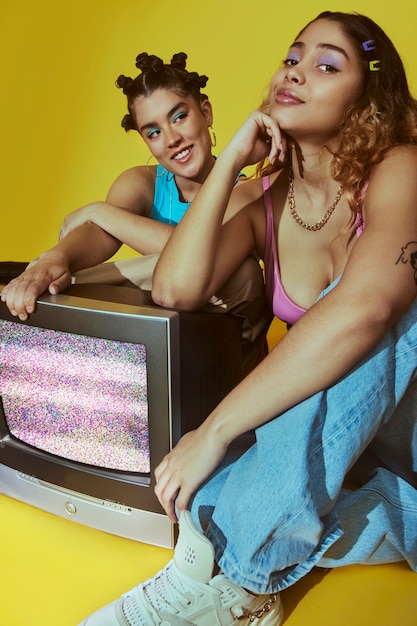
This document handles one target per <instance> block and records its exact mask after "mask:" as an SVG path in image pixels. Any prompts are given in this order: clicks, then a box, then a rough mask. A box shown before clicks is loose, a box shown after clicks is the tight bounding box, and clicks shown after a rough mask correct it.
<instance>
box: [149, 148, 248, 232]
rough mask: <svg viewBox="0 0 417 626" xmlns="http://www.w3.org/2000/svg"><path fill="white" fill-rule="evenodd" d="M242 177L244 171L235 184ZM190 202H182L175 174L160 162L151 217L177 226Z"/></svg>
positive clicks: (157, 169) (243, 176)
mask: <svg viewBox="0 0 417 626" xmlns="http://www.w3.org/2000/svg"><path fill="white" fill-rule="evenodd" d="M214 158H216V157H214ZM241 178H242V179H243V178H246V176H245V174H244V173H243V172H240V173H239V174H238V176H237V178H236V181H235V184H236V183H237V182H238V180H240V179H241ZM190 204H191V202H182V201H181V200H180V192H179V191H178V187H177V185H176V183H175V178H174V176H173V174H171V172H168V171H167V170H166V169H165V168H163V167H162V165H159V163H158V165H157V168H156V180H155V191H154V195H153V205H152V209H151V212H150V213H149V217H150V218H151V219H153V220H156V221H157V222H163V223H164V224H170V225H171V226H176V225H177V224H178V222H179V221H180V220H181V218H182V217H184V214H185V212H186V211H187V209H188V207H189V206H190Z"/></svg>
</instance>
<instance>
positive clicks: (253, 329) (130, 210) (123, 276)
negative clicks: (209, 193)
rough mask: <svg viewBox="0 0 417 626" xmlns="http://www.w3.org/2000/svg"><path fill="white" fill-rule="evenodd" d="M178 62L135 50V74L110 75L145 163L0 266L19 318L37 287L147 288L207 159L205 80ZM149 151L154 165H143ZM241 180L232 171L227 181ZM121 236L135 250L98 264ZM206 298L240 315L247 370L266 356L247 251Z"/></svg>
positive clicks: (266, 315) (209, 134) (210, 137)
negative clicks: (50, 235) (40, 245)
mask: <svg viewBox="0 0 417 626" xmlns="http://www.w3.org/2000/svg"><path fill="white" fill-rule="evenodd" d="M186 59H187V55H186V54H185V53H184V52H180V53H178V54H174V56H173V57H172V60H171V63H168V64H165V63H164V62H163V61H162V59H160V58H159V57H157V56H155V55H149V54H147V53H146V52H143V53H141V54H139V55H138V56H137V58H136V67H137V68H138V69H139V70H140V73H139V74H138V75H137V76H136V77H135V78H131V77H128V76H124V75H121V76H119V77H118V79H117V80H116V86H117V87H118V88H120V89H121V90H122V91H123V93H124V94H125V96H126V97H127V107H128V113H127V114H126V115H125V116H124V117H123V120H122V127H123V128H124V129H125V130H126V131H132V130H134V131H137V132H138V133H139V134H140V136H141V137H142V139H143V140H144V142H145V143H146V145H147V146H148V148H149V150H150V152H151V157H150V159H149V161H148V163H147V164H146V165H138V166H135V167H132V168H130V169H128V170H127V171H125V172H123V173H122V174H121V175H120V176H119V177H118V178H117V179H116V180H115V181H114V183H113V184H112V185H111V187H110V190H109V192H108V194H107V198H106V201H105V202H93V203H91V204H88V205H86V206H84V207H82V208H80V209H78V210H76V211H74V212H73V213H71V214H69V215H68V216H67V217H66V218H65V220H64V223H63V226H62V228H61V231H60V240H59V243H58V244H57V245H55V246H54V247H53V248H51V249H50V250H48V251H46V252H44V253H43V254H41V255H40V257H39V258H38V259H35V261H32V262H31V263H30V264H29V265H28V267H27V269H26V271H23V269H24V268H25V267H26V265H27V264H20V265H19V264H18V265H17V269H18V270H19V271H17V272H16V264H13V263H12V264H8V263H3V264H0V275H2V281H3V282H6V280H5V279H4V278H3V277H4V276H6V278H7V271H8V270H10V269H11V270H13V272H14V274H13V275H10V276H9V277H8V278H9V279H12V280H11V281H10V282H9V283H8V285H7V286H6V287H5V288H4V289H3V292H2V294H1V299H2V300H3V301H5V302H6V304H7V306H8V307H9V309H10V311H11V312H12V313H13V314H14V315H17V316H19V318H20V319H21V320H22V321H23V320H25V319H27V317H28V315H30V314H31V313H32V312H33V311H34V310H35V306H36V299H37V297H38V296H39V295H40V294H41V293H43V292H44V291H46V290H49V292H50V293H52V294H56V293H59V292H61V291H63V290H64V289H65V288H67V287H68V286H69V285H70V284H71V283H76V284H80V283H104V284H112V285H125V286H132V287H134V286H137V287H140V288H142V289H144V290H147V291H149V290H150V289H151V288H152V276H153V271H154V268H155V264H156V262H157V260H158V258H159V254H160V252H161V251H162V249H163V248H164V246H165V244H166V242H167V241H168V239H169V237H170V236H171V234H172V232H173V230H174V227H175V226H176V224H177V223H178V222H179V221H180V220H181V219H182V217H183V215H184V214H185V212H186V211H187V209H188V207H189V205H190V202H191V201H192V200H194V198H195V196H196V194H197V192H198V190H199V189H200V187H201V185H202V184H203V182H204V181H205V180H206V178H207V176H208V174H209V173H210V171H211V169H212V168H213V165H214V162H215V157H214V156H213V154H212V148H213V147H214V145H215V143H216V138H215V134H214V131H213V128H212V121H213V112H212V106H211V103H210V101H209V99H208V97H207V96H206V95H205V94H203V93H202V91H201V90H202V89H203V88H204V87H205V86H206V83H207V81H208V78H207V76H205V75H199V74H198V73H197V72H190V71H188V70H187V69H186ZM153 157H154V161H155V159H156V164H151V161H152V158H153ZM241 178H242V179H243V178H244V177H243V175H241V173H239V174H238V175H237V176H236V181H235V182H238V181H239V180H240V179H241ZM229 217H230V215H229V214H228V215H226V216H225V219H229ZM122 243H125V244H127V245H128V246H130V247H131V248H133V249H134V250H136V251H137V252H139V253H140V254H141V255H142V256H140V257H139V256H138V257H135V258H132V259H128V260H124V261H117V262H115V263H104V261H107V260H108V259H110V258H111V257H112V256H113V255H114V254H115V253H116V252H117V250H118V249H119V248H120V246H121V245H122ZM22 266H23V267H22ZM22 271H23V273H19V272H22ZM15 274H17V276H16V277H15ZM222 287H223V286H222ZM205 305H206V307H207V309H208V310H212V309H213V310H215V311H217V312H220V313H234V314H238V315H239V316H241V318H242V320H243V323H242V349H243V365H242V375H245V374H246V373H247V372H248V371H249V370H250V369H252V368H253V367H254V365H256V364H257V363H258V362H259V361H260V360H261V359H262V358H263V357H264V356H265V354H266V353H267V344H266V339H265V337H266V332H267V329H268V326H269V323H270V321H271V314H270V311H269V308H268V307H267V304H266V299H265V290H264V282H263V275H262V270H261V268H260V266H259V263H258V261H257V260H256V259H255V257H254V256H253V255H252V254H249V255H248V256H247V258H246V259H245V260H244V262H243V264H242V265H241V267H240V268H239V269H238V271H237V272H236V273H235V274H234V276H233V277H232V279H231V281H229V282H228V284H227V285H225V286H224V287H223V288H222V289H219V290H218V292H217V293H216V294H214V293H213V294H211V296H210V297H209V298H208V302H207V303H205Z"/></svg>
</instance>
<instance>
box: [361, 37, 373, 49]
mask: <svg viewBox="0 0 417 626" xmlns="http://www.w3.org/2000/svg"><path fill="white" fill-rule="evenodd" d="M362 48H363V49H364V50H365V52H370V51H371V50H375V48H376V44H375V41H374V40H373V39H367V40H366V41H363V42H362Z"/></svg>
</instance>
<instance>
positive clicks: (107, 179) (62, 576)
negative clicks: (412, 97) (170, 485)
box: [0, 0, 417, 626]
mask: <svg viewBox="0 0 417 626" xmlns="http://www.w3.org/2000/svg"><path fill="white" fill-rule="evenodd" d="M327 9H331V10H347V11H355V10H356V11H359V12H362V13H365V14H367V15H369V16H370V17H372V18H374V19H375V20H376V21H378V23H379V24H380V25H381V26H382V27H383V28H384V29H385V30H386V31H387V33H388V34H389V35H390V37H391V38H392V39H393V41H394V43H395V44H396V45H397V47H398V49H399V52H400V54H401V55H402V57H403V59H404V61H405V65H406V69H407V71H408V75H409V79H410V85H411V87H412V89H413V91H414V93H416V91H417V65H416V64H415V62H414V59H415V40H416V12H417V11H416V9H415V2H414V0H413V1H412V0H406V1H403V2H401V1H399V2H391V3H386V2H383V1H381V0H361V2H358V0H356V2H346V1H338V2H334V1H333V0H329V1H328V2H318V1H317V0H316V1H315V0H298V1H294V2H288V1H287V2H279V0H262V2H259V1H257V0H251V1H247V0H211V1H210V2H196V0H181V1H180V2H175V1H174V0H169V1H168V0H146V1H143V0H71V1H70V2H68V1H67V0H60V1H59V2H58V1H54V2H53V1H52V0H37V1H36V2H35V1H33V0H0V67H1V74H0V78H1V83H2V84H1V92H0V94H1V95H0V145H1V150H2V158H1V164H0V182H1V187H0V189H1V244H0V246H1V248H0V260H11V259H16V260H26V259H31V258H33V257H34V256H36V255H37V254H38V253H39V252H40V251H42V250H44V249H46V248H48V247H50V246H51V245H53V243H54V242H55V241H56V237H57V232H58V230H59V227H60V224H61V222H62V219H63V217H64V216H65V214H66V213H68V212H69V211H71V210H73V209H75V208H77V207H78V206H81V205H83V204H85V203H87V202H90V201H92V200H97V199H103V198H104V196H105V194H106V191H107V189H108V187H109V185H110V184H111V182H112V181H113V180H114V178H115V177H116V176H117V175H118V173H119V172H121V171H123V170H124V169H126V168H127V167H130V166H132V165H135V164H138V163H144V162H145V161H146V159H147V158H148V154H147V151H146V149H145V147H144V146H143V145H142V142H141V140H140V138H139V137H138V136H137V135H136V134H127V135H126V134H125V133H124V131H123V130H122V129H121V127H120V121H121V118H122V117H123V115H124V113H125V99H124V96H123V95H122V93H121V92H120V91H119V90H117V89H116V88H115V86H114V80H115V78H116V77H117V76H118V75H119V74H120V73H124V74H127V75H132V74H133V75H134V73H135V71H136V68H135V66H134V60H135V57H136V55H137V54H138V53H139V52H142V51H147V52H150V53H155V54H158V55H159V56H162V57H163V58H164V59H165V60H170V58H171V56H172V54H173V53H175V52H179V51H185V52H187V54H188V55H189V63H188V67H189V68H190V69H195V70H197V71H198V72H199V73H205V74H207V75H208V76H209V77H210V80H209V82H208V85H207V89H206V91H207V93H208V94H209V95H210V98H211V100H212V102H213V105H214V108H215V123H214V127H215V130H216V134H217V138H218V147H219V148H221V147H222V145H224V143H225V142H226V141H227V139H228V138H229V137H230V135H231V133H232V132H233V131H234V130H235V129H236V128H237V126H238V125H239V124H240V122H241V121H243V120H244V118H245V117H246V116H247V115H248V114H249V112H250V111H251V110H252V109H253V108H255V107H256V106H257V105H258V103H259V101H260V99H261V96H262V94H263V91H264V89H265V88H266V86H267V84H268V80H269V78H270V76H271V74H272V73H273V71H274V69H275V68H276V66H277V65H278V63H279V62H280V60H281V59H282V58H283V56H284V55H285V53H286V50H287V47H288V45H289V43H291V40H292V38H293V37H294V36H295V34H296V33H297V32H298V30H299V29H300V28H301V27H302V26H303V25H304V24H305V22H306V21H308V20H310V19H311V18H313V17H315V15H316V14H317V13H319V12H320V11H322V10H327ZM123 254H125V255H128V254H130V252H129V251H126V252H124V253H123ZM278 330H279V328H278ZM273 331H274V327H273V329H272V333H273ZM270 335H271V333H270ZM266 506H267V503H266ZM0 532H1V538H2V548H1V556H0V623H1V624H2V626H29V625H30V626H76V624H77V623H78V622H79V621H80V620H81V618H82V617H84V616H85V615H87V614H89V613H90V612H91V611H92V610H94V609H95V608H98V607H99V606H101V605H102V604H104V603H106V602H108V601H110V600H112V599H113V598H115V597H117V596H118V595H119V594H120V593H122V592H123V591H125V590H127V589H128V588H129V587H132V586H133V585H134V584H136V583H137V582H138V581H139V580H143V579H144V578H147V577H149V576H151V575H153V574H154V573H155V571H156V570H157V569H158V568H159V567H162V566H163V565H164V564H165V562H166V561H167V560H168V558H169V557H170V554H171V552H170V551H168V550H163V549H160V548H155V547H152V546H145V545H142V544H138V543H135V542H132V541H128V540H126V539H122V538H118V537H112V536H110V535H106V534H105V533H101V532H99V531H95V530H92V529H89V528H86V527H82V526H78V525H76V524H73V523H71V522H69V521H66V520H62V519H60V518H57V517H54V516H52V515H49V514H47V513H44V512H42V511H38V510H36V509H34V508H31V507H29V506H27V505H24V504H22V503H19V502H16V501H13V500H10V499H9V498H6V497H5V496H1V495H0ZM416 581H417V577H416V575H415V574H413V573H412V572H411V571H410V570H409V569H408V568H407V566H406V565H405V564H396V565H391V566H390V565H387V566H385V565H384V566H380V567H377V566H375V567H350V568H342V569H340V570H334V571H332V572H331V573H330V574H325V573H324V572H322V571H321V570H315V571H314V572H313V573H312V574H310V575H309V576H307V577H306V578H305V579H303V580H302V581H301V582H300V583H298V585H295V586H294V587H291V588H290V589H289V590H288V591H286V592H284V593H283V594H282V595H283V600H284V605H285V607H286V616H287V617H286V622H285V626H316V625H317V626H352V625H353V624H354V625H355V626H373V625H374V624H375V626H376V624H378V626H391V625H392V624H396V623H398V624H401V625H402V626H416V625H417V600H416V593H415V592H416V591H417V582H416Z"/></svg>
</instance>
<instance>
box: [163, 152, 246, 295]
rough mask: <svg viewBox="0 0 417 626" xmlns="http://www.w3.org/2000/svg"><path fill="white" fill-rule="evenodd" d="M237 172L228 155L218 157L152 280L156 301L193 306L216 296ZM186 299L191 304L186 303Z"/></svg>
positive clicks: (170, 242)
mask: <svg viewBox="0 0 417 626" xmlns="http://www.w3.org/2000/svg"><path fill="white" fill-rule="evenodd" d="M238 171H239V168H238V166H236V165H234V164H233V161H232V160H230V159H228V158H227V155H223V154H221V155H220V156H219V158H218V159H217V162H216V164H215V166H214V168H213V169H212V171H211V173H210V175H209V177H208V178H207V180H206V182H205V183H204V185H203V186H202V188H201V189H200V191H199V192H198V194H197V197H196V199H195V200H194V202H193V203H192V205H191V207H190V208H189V210H188V211H187V213H186V214H185V216H184V217H183V219H182V220H181V222H180V223H179V224H178V226H177V227H176V229H175V232H174V234H173V236H172V237H171V238H170V240H169V241H168V243H167V245H166V246H165V248H164V250H163V252H162V254H161V257H160V259H159V262H158V265H157V267H156V270H155V273H154V279H153V291H152V295H153V298H154V300H155V302H158V303H159V304H162V305H163V304H170V305H177V304H178V305H180V306H187V305H188V306H193V305H194V304H195V305H198V304H199V301H200V299H201V302H204V301H206V296H207V295H208V296H209V297H210V296H211V295H213V294H211V293H209V291H207V289H208V285H209V283H210V281H211V279H212V273H213V266H214V263H215V260H216V259H218V257H217V252H218V243H219V233H220V230H221V226H222V221H223V218H224V214H225V211H226V209H227V206H228V202H229V199H230V194H231V192H232V189H233V186H234V181H235V178H236V172H238ZM192 290H193V291H194V292H195V301H194V294H193V291H192ZM185 297H189V298H190V301H188V302H186V301H185V300H184V298H185Z"/></svg>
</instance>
